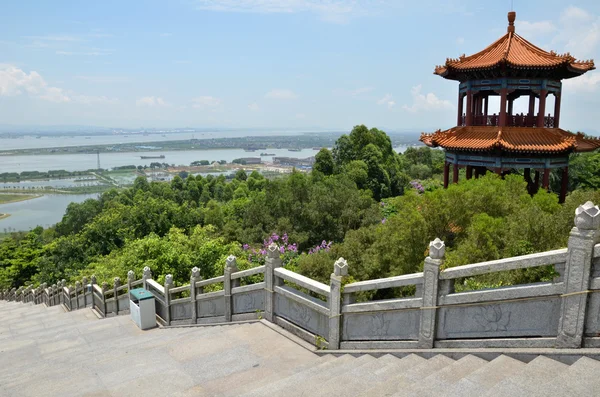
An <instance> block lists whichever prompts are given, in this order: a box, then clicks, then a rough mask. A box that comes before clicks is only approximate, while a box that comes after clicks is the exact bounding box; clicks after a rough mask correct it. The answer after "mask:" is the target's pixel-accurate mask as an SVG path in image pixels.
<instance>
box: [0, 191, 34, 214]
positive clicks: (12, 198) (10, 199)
mask: <svg viewBox="0 0 600 397" xmlns="http://www.w3.org/2000/svg"><path fill="white" fill-rule="evenodd" d="M38 197H40V195H38V194H4V193H0V204H7V203H15V202H17V201H25V200H31V199H34V198H38ZM0 219H1V218H0Z"/></svg>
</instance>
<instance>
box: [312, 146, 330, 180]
mask: <svg viewBox="0 0 600 397" xmlns="http://www.w3.org/2000/svg"><path fill="white" fill-rule="evenodd" d="M333 164H334V161H333V154H331V152H330V151H329V150H328V149H326V148H323V149H321V150H319V153H317V155H316V156H315V164H314V166H313V170H315V171H318V172H321V173H323V174H324V175H331V174H333Z"/></svg>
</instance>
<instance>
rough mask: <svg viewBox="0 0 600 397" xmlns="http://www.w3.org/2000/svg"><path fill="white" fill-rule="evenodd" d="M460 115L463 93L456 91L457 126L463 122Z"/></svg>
mask: <svg viewBox="0 0 600 397" xmlns="http://www.w3.org/2000/svg"><path fill="white" fill-rule="evenodd" d="M462 115H463V94H461V93H460V92H459V93H458V117H457V119H456V125H457V126H460V125H462V124H463V119H462Z"/></svg>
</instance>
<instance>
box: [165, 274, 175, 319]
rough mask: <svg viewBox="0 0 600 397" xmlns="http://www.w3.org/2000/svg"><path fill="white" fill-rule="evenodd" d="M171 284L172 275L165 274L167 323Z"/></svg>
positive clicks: (169, 314) (169, 312)
mask: <svg viewBox="0 0 600 397" xmlns="http://www.w3.org/2000/svg"><path fill="white" fill-rule="evenodd" d="M172 286H173V275H172V274H167V275H166V276H165V306H166V310H165V317H166V318H165V322H166V323H167V325H171V287H172Z"/></svg>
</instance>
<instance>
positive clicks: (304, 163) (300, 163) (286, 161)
mask: <svg viewBox="0 0 600 397" xmlns="http://www.w3.org/2000/svg"><path fill="white" fill-rule="evenodd" d="M314 163H315V158H314V157H308V158H305V159H297V158H295V157H273V164H278V165H287V166H292V167H312V165H313V164H314Z"/></svg>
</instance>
